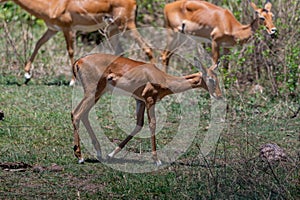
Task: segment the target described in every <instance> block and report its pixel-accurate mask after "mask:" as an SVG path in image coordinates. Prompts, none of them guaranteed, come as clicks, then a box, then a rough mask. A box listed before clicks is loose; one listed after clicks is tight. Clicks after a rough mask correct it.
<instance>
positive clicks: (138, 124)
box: [108, 100, 145, 158]
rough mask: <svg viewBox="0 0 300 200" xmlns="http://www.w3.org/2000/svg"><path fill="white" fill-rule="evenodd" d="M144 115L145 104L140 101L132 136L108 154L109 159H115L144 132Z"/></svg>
mask: <svg viewBox="0 0 300 200" xmlns="http://www.w3.org/2000/svg"><path fill="white" fill-rule="evenodd" d="M144 113H145V103H144V102H143V101H140V100H136V117H137V120H136V126H135V128H134V129H133V131H132V132H131V133H130V135H128V136H127V138H126V139H125V140H123V141H122V142H121V143H120V144H119V146H118V147H116V148H115V150H113V151H112V152H111V153H110V154H108V157H109V158H112V157H114V156H115V155H116V154H117V153H118V152H119V151H121V149H123V147H124V146H125V145H126V144H127V143H128V142H129V141H130V140H131V139H132V138H133V137H134V136H135V135H136V134H137V133H138V132H140V131H141V130H142V128H143V125H144Z"/></svg>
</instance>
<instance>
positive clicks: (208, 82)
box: [72, 53, 222, 165]
mask: <svg viewBox="0 0 300 200" xmlns="http://www.w3.org/2000/svg"><path fill="white" fill-rule="evenodd" d="M196 65H197V66H198V67H199V68H200V71H201V72H199V73H195V74H191V75H187V76H182V77H175V76H171V75H169V74H166V73H165V72H163V71H161V70H160V69H158V68H157V67H156V66H155V65H154V64H147V63H144V62H139V61H135V60H131V59H129V58H124V57H117V56H115V55H109V54H100V53H98V54H91V55H87V56H85V57H82V58H80V59H79V60H77V61H76V62H75V63H74V66H73V72H74V76H75V77H76V78H77V79H78V80H79V81H80V82H81V84H82V86H83V89H84V97H83V99H82V100H81V102H80V103H79V104H78V105H77V107H76V108H75V109H74V110H73V111H72V123H73V127H74V154H75V156H76V157H77V158H78V162H79V163H82V162H84V159H83V157H82V155H81V150H80V138H79V122H80V120H81V121H82V122H83V124H84V125H85V127H86V129H87V131H88V133H89V135H90V137H91V139H92V142H93V145H94V148H95V149H96V150H97V156H98V158H99V159H101V149H100V144H99V142H98V141H97V138H96V136H95V133H94V132H93V129H92V127H91V125H90V123H89V119H88V115H89V111H90V109H91V108H92V107H93V106H94V105H95V103H96V102H97V101H98V100H99V98H100V97H101V96H102V95H103V94H104V93H105V92H107V91H109V90H110V91H111V90H113V89H117V90H121V91H125V92H126V93H129V94H130V95H131V96H132V97H133V98H135V100H136V105H137V106H136V117H137V120H136V127H135V128H134V130H133V131H132V132H131V134H130V135H129V136H128V137H127V138H126V139H125V140H124V141H122V142H121V143H120V144H119V146H118V147H116V149H115V150H114V151H113V152H111V153H110V154H109V155H108V157H114V156H115V155H116V154H117V153H118V152H119V151H120V150H121V149H122V148H123V147H124V146H125V145H126V144H127V142H128V141H130V140H131V139H132V138H133V137H134V136H135V135H136V134H137V133H138V132H139V131H140V130H141V129H142V127H143V125H144V112H145V109H146V111H147V116H148V121H149V128H150V132H151V143H152V155H153V159H154V161H155V162H156V164H157V165H160V164H161V161H160V160H159V159H158V157H157V153H156V142H155V128H156V119H155V103H156V102H158V101H160V100H161V99H162V98H163V97H165V96H166V95H170V94H173V93H179V92H184V91H186V90H190V89H193V88H204V89H205V90H207V91H209V93H210V95H211V96H212V97H214V98H216V99H221V98H222V92H221V90H220V86H219V80H218V77H217V75H216V73H215V72H214V70H215V69H216V67H217V65H213V66H212V67H210V68H209V69H206V68H205V67H204V66H201V65H200V63H199V61H197V60H196Z"/></svg>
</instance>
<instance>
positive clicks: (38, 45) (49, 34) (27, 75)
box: [24, 29, 57, 84]
mask: <svg viewBox="0 0 300 200" xmlns="http://www.w3.org/2000/svg"><path fill="white" fill-rule="evenodd" d="M56 33H57V31H54V30H51V29H47V31H46V32H45V33H44V34H43V36H42V37H41V38H40V39H39V40H38V42H37V43H36V45H35V47H34V51H33V53H32V55H31V56H30V58H29V60H28V61H27V63H26V65H25V69H24V70H25V79H26V81H25V84H26V83H28V81H30V79H31V74H30V69H31V64H32V62H33V60H34V58H35V56H36V54H37V53H38V51H39V49H40V48H41V46H42V45H43V44H45V43H46V42H47V41H48V40H49V39H50V38H52V37H53V36H54V35H55V34H56Z"/></svg>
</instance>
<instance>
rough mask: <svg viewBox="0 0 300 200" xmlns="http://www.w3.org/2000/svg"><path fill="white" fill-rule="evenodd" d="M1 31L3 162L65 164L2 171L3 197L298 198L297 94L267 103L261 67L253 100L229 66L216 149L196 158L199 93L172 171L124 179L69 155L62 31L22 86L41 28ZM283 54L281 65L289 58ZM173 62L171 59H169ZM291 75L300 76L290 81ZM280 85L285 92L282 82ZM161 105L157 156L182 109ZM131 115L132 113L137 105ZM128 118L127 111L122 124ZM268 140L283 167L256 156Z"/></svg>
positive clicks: (139, 141)
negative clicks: (191, 126) (186, 143)
mask: <svg viewBox="0 0 300 200" xmlns="http://www.w3.org/2000/svg"><path fill="white" fill-rule="evenodd" d="M283 8H284V7H283ZM296 10H297V9H296ZM16 12H18V11H17V10H13V12H12V16H18V13H16ZM23 13H24V12H23ZM283 13H284V12H283ZM20 16H22V15H20ZM3 23H4V22H3ZM3 23H2V22H1V27H4V26H3ZM29 24H30V25H29ZM7 25H8V32H9V34H10V35H9V36H10V37H11V39H12V41H9V38H8V35H7V34H6V33H5V31H4V29H3V28H1V29H0V36H1V37H0V49H2V50H3V51H0V55H1V58H2V60H1V61H2V62H1V65H0V110H3V111H4V113H5V120H4V121H0V164H1V163H6V162H25V163H28V164H30V165H32V166H44V167H50V166H51V165H53V164H54V163H55V164H57V165H59V166H61V167H63V171H58V172H54V171H51V170H45V171H41V172H35V171H34V170H33V169H27V170H26V171H25V172H21V171H20V172H15V171H4V170H2V169H1V168H0V199H300V190H299V188H300V178H299V175H300V171H299V166H300V163H299V160H300V157H299V154H300V152H299V149H300V146H299V137H300V136H299V134H300V120H299V115H298V116H297V117H296V118H293V119H291V118H290V116H292V115H293V114H294V113H293V112H292V111H296V110H297V108H298V107H299V99H300V97H299V93H297V92H296V90H295V94H292V95H289V93H281V94H280V95H279V96H274V93H272V91H271V85H272V84H271V81H270V80H269V79H265V77H268V73H266V72H265V71H264V70H263V72H262V73H265V74H263V76H262V78H261V80H259V83H260V84H261V85H262V86H264V87H265V90H264V93H263V94H256V95H249V94H248V93H247V91H248V88H247V84H248V83H249V82H247V80H246V79H245V80H246V82H244V83H240V85H239V86H241V87H237V86H236V85H235V84H236V80H238V79H241V77H237V76H236V75H235V74H234V73H233V72H234V70H235V71H244V70H245V71H244V72H243V73H246V71H247V70H249V71H251V70H252V68H249V67H248V65H247V66H246V65H245V66H234V68H233V69H232V70H233V71H231V72H230V76H228V77H227V79H228V80H227V79H226V80H225V84H227V85H226V86H228V89H227V91H226V93H227V104H228V106H227V116H226V122H227V125H226V127H225V129H224V130H223V132H222V134H221V137H220V139H219V141H218V145H217V146H216V149H215V151H214V152H211V153H210V154H209V155H208V156H207V157H206V158H205V159H204V158H202V157H201V156H200V155H199V152H200V149H199V148H200V146H201V143H202V141H203V137H204V134H205V133H206V127H207V125H208V122H209V119H210V110H209V106H210V101H209V99H208V97H207V95H206V94H204V93H202V95H201V96H199V99H201V100H200V103H199V105H200V107H199V109H200V113H201V115H200V116H199V121H200V122H201V123H200V125H199V127H198V128H197V129H196V130H195V131H196V137H195V139H194V141H193V143H192V145H191V146H190V148H189V149H188V150H187V151H186V152H185V153H184V154H183V155H182V156H181V157H180V158H179V159H178V160H176V161H175V162H174V163H172V164H171V165H168V166H166V167H164V168H162V169H159V170H157V171H152V172H148V173H141V174H132V173H125V172H121V171H118V170H116V169H113V168H111V167H109V165H107V164H103V163H99V162H93V160H92V158H93V157H91V156H90V155H89V152H88V149H87V148H86V147H85V146H83V153H84V155H85V158H90V162H86V163H85V164H83V165H79V164H77V160H76V158H75V157H74V155H73V130H72V129H73V128H72V124H71V116H70V113H71V110H72V95H73V89H72V88H71V87H68V86H66V84H67V82H68V81H69V79H70V77H71V68H70V66H69V60H68V56H67V53H66V50H65V46H64V39H63V37H62V33H59V34H58V35H57V36H56V37H54V38H53V39H51V40H50V41H49V42H48V43H47V44H45V45H44V46H43V47H42V48H41V50H40V52H39V54H38V55H37V57H36V59H35V62H34V70H33V80H32V81H31V82H30V83H29V85H28V86H18V85H22V83H23V81H24V80H23V71H22V68H23V65H24V62H25V60H26V59H28V58H29V55H30V53H31V52H32V51H33V45H34V44H35V42H36V41H37V40H38V37H39V36H40V35H41V34H42V32H43V31H45V26H44V25H38V24H36V23H35V21H34V20H29V21H26V20H24V19H23V21H20V20H19V19H15V20H11V21H8V23H7ZM289 27H291V26H289ZM295 30H298V29H295ZM281 35H290V34H281ZM293 35H297V34H293ZM281 41H282V42H283V41H286V40H285V39H284V38H283V39H282V40H281ZM250 45H251V44H250ZM274 46H279V47H281V46H280V45H274ZM91 49H93V47H92V46H89V47H86V46H84V45H82V44H79V45H77V48H76V51H75V58H78V57H80V56H82V55H84V54H86V52H90V50H91ZM15 50H16V51H15ZM16 52H17V53H16ZM282 52H285V51H282ZM283 54H285V53H282V54H280V55H278V58H280V59H281V60H282V59H283V60H284V59H286V58H284V57H283V56H282V55H283ZM253 56H255V57H256V56H257V54H253ZM241 57H243V56H241ZM295 57H296V58H297V56H295ZM268 58H269V59H272V60H274V62H275V64H274V66H275V65H276V66H277V64H278V63H279V62H278V60H276V59H275V58H274V57H271V56H269V57H268ZM173 60H174V61H175V62H177V60H176V58H174V59H173ZM233 60H235V58H234V59H233ZM247 61H248V62H250V64H251V67H253V66H252V65H253V62H254V61H253V59H251V58H249V56H248V57H247ZM282 62H283V61H282ZM291 62H292V61H291ZM293 62H294V61H293ZM296 62H297V60H295V63H296ZM258 63H259V62H258ZM279 64H280V65H281V64H285V63H279ZM233 65H234V62H233ZM295 66H298V65H295ZM246 69H247V70H246ZM187 70H190V69H187ZM228 73H229V72H228ZM251 73H252V75H253V73H254V72H253V71H251ZM276 73H277V72H276ZM278 73H281V71H278ZM250 75H251V74H250ZM297 75H299V73H298V74H296V73H295V74H294V76H295V77H297ZM242 80H244V79H243V78H242ZM250 84H253V83H250ZM277 84H278V87H281V88H283V89H284V85H281V82H280V81H278V83H277ZM282 84H284V83H282ZM279 89H280V88H279ZM242 90H244V91H245V92H241V91H242ZM298 90H299V88H298ZM110 101H111V97H110V96H109V95H106V96H105V97H103V98H102V99H101V100H100V102H99V103H98V104H97V106H96V114H97V116H98V118H97V123H98V124H99V125H101V127H103V130H104V132H105V135H106V136H107V137H108V138H109V139H110V140H114V139H123V138H125V137H126V134H125V133H124V132H122V131H121V130H120V128H119V127H118V126H117V123H116V121H114V118H113V115H112V114H111V112H110V109H109V107H108V105H110ZM166 101H168V100H165V102H166ZM167 108H168V109H169V110H168V113H169V115H168V117H167V123H165V127H164V128H163V129H162V130H161V132H160V133H159V135H158V148H159V149H161V148H163V147H164V146H165V145H167V144H168V143H169V142H170V141H171V140H172V139H173V138H174V131H176V130H177V128H178V126H179V124H178V121H179V119H180V114H181V113H180V112H181V111H180V109H178V108H179V105H178V104H176V102H172V103H170V104H169V106H168V107H167ZM130 109H131V111H132V112H133V109H134V102H131V108H130ZM133 119H134V117H133V113H131V115H130V116H129V118H128V119H127V118H126V120H128V121H133ZM146 121H147V120H146ZM147 128H148V127H147V123H146V124H145V129H147ZM81 130H82V131H83V129H81ZM266 143H277V144H278V145H279V146H280V147H282V148H283V149H284V151H285V152H286V154H287V155H288V160H287V161H286V162H279V163H275V164H273V165H268V164H267V163H265V162H263V161H262V160H261V159H260V158H259V148H260V146H261V145H263V144H266ZM150 146H151V145H150V141H149V138H144V139H143V138H140V137H137V138H136V139H133V140H132V141H130V142H129V143H128V145H127V148H126V150H127V151H130V152H139V151H142V152H150V149H151V147H150ZM111 150H112V149H111ZM125 163H126V160H125Z"/></svg>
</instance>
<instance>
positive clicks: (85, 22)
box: [0, 0, 155, 85]
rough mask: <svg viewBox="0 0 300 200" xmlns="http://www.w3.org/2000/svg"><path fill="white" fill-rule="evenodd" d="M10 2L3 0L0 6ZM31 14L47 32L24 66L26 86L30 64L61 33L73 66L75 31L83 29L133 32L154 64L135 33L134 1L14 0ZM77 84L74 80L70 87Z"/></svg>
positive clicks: (0, 0)
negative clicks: (44, 46) (108, 26)
mask: <svg viewBox="0 0 300 200" xmlns="http://www.w3.org/2000/svg"><path fill="white" fill-rule="evenodd" d="M6 1H7V0H0V3H2V2H6ZM13 2H15V3H16V4H18V5H19V6H21V7H22V8H23V9H25V10H26V11H27V12H29V13H30V14H32V15H34V16H36V17H37V18H40V19H42V20H44V22H45V23H46V25H47V27H48V29H47V31H46V32H45V33H44V34H43V36H42V37H41V38H40V39H39V40H38V42H37V43H36V45H35V48H34V51H33V53H32V55H31V56H30V58H29V60H28V61H27V63H26V65H25V69H24V70H25V78H26V82H25V83H27V82H28V81H29V80H30V79H31V65H32V62H33V61H34V59H35V57H36V55H37V53H38V51H39V49H40V47H41V46H42V45H43V44H44V43H46V42H47V41H48V40H49V39H50V38H52V37H53V36H54V35H55V34H56V33H57V32H59V31H62V32H63V34H64V38H65V41H66V45H67V51H68V54H69V58H70V61H71V64H72V65H73V63H74V58H73V57H74V47H73V40H74V38H73V37H74V32H75V31H76V30H81V31H85V32H92V31H95V30H98V29H101V28H103V27H104V26H105V24H107V23H110V25H111V26H110V27H112V31H111V33H115V32H116V29H119V30H125V29H128V30H131V35H132V37H133V38H134V39H135V40H136V41H137V43H138V44H139V45H140V47H141V48H142V49H143V50H144V52H145V53H146V54H147V56H148V58H149V60H150V61H151V62H155V60H154V57H153V53H152V49H151V48H150V47H149V45H148V44H147V43H146V42H145V41H144V40H143V39H142V37H141V35H140V34H139V32H138V31H137V30H136V24H135V18H136V16H135V14H136V7H137V6H136V1H135V0H127V1H123V0H50V1H43V0H13ZM113 28H114V29H113ZM73 84H74V77H73V78H72V80H71V82H70V85H73Z"/></svg>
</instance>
